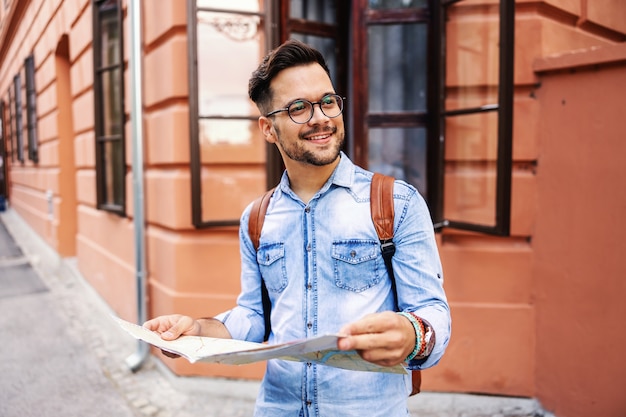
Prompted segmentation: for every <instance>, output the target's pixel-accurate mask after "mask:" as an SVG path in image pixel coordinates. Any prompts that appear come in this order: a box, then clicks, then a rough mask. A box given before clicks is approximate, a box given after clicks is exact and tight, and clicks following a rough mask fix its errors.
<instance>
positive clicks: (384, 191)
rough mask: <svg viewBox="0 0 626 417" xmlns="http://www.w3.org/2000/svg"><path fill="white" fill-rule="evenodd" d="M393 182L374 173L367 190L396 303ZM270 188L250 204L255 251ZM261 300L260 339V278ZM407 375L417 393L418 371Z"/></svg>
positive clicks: (267, 304) (264, 295)
mask: <svg viewBox="0 0 626 417" xmlns="http://www.w3.org/2000/svg"><path fill="white" fill-rule="evenodd" d="M394 181H395V179H394V178H393V177H390V176H387V175H382V174H378V173H375V174H374V176H373V177H372V185H371V189H370V209H371V213H372V222H373V223H374V227H375V228H376V233H377V234H378V239H379V240H380V249H381V252H382V255H383V260H384V261H385V267H386V268H387V273H388V274H389V278H391V290H392V292H393V296H394V299H395V304H396V306H397V305H398V292H397V289H396V279H395V276H394V274H393V267H392V264H391V258H392V257H393V255H394V253H395V252H396V246H395V244H394V243H393V219H394V208H393V184H394ZM274 190H275V188H272V189H271V190H269V191H267V192H266V193H265V194H263V195H262V196H260V197H259V198H257V199H256V200H254V202H253V203H252V209H251V210H250V219H249V220H248V234H249V235H250V239H251V240H252V244H253V245H254V249H255V250H258V249H259V239H260V238H261V230H262V229H263V222H264V221H265V213H266V212H267V206H268V205H269V202H270V199H271V197H272V194H274ZM261 300H262V303H263V317H264V319H265V336H264V337H263V341H267V340H268V338H269V335H270V332H271V331H272V325H271V322H270V311H271V310H272V303H271V301H270V298H269V294H268V292H267V287H266V286H265V281H263V280H261ZM411 374H412V375H411V377H412V381H413V389H412V391H411V394H410V395H415V394H417V393H418V392H420V386H421V382H422V374H421V371H419V370H415V371H412V372H411Z"/></svg>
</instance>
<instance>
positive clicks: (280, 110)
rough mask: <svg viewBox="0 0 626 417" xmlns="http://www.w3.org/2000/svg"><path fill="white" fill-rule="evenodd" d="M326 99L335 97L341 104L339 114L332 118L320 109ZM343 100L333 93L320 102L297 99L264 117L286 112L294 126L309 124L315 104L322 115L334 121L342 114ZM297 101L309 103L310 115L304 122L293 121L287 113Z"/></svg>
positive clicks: (326, 95)
mask: <svg viewBox="0 0 626 417" xmlns="http://www.w3.org/2000/svg"><path fill="white" fill-rule="evenodd" d="M327 97H337V98H338V100H337V102H338V103H341V106H340V109H339V113H337V114H336V115H334V116H329V115H327V114H326V112H324V108H323V107H322V102H323V101H324V99H325V98H327ZM345 100H346V98H345V97H342V96H340V95H339V94H334V93H333V94H325V95H324V97H322V98H321V99H320V101H309V100H306V99H304V98H299V99H296V100H293V101H292V102H290V103H289V104H287V107H284V108H282V109H277V110H274V111H271V112H269V113H267V114H266V115H265V117H270V116H274V115H275V114H277V113H281V112H284V111H286V112H287V115H288V116H289V118H290V119H291V121H292V122H294V123H296V124H299V125H303V124H306V123H309V122H310V121H311V119H312V118H313V115H314V114H315V105H316V104H317V105H319V107H320V110H321V111H322V114H323V115H324V116H326V117H328V118H330V119H334V118H335V117H339V116H340V115H341V114H342V113H343V107H344V106H343V105H344V101H345ZM298 101H303V102H306V103H309V104H310V105H311V114H310V115H309V118H308V119H306V120H305V121H304V122H298V121H296V120H294V118H293V117H292V116H291V113H290V112H289V107H291V105H292V104H294V103H296V102H298Z"/></svg>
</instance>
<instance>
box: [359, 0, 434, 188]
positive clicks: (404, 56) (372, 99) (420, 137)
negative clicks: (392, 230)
mask: <svg viewBox="0 0 626 417" xmlns="http://www.w3.org/2000/svg"><path fill="white" fill-rule="evenodd" d="M358 9H361V10H365V12H364V13H360V12H359V11H358ZM428 12H429V10H428V5H427V1H426V0H421V1H383V0H369V1H365V0H362V1H361V2H360V7H359V8H357V15H355V19H358V20H357V22H358V24H359V26H360V27H362V29H361V31H360V32H361V37H360V38H357V39H356V42H358V44H357V45H358V46H356V48H355V49H359V50H362V51H363V53H362V54H360V56H361V58H360V59H361V60H362V61H361V62H359V63H358V64H357V65H356V66H355V68H354V70H355V72H354V79H355V81H354V84H355V85H358V86H359V88H355V90H354V95H355V97H354V100H353V101H354V102H355V106H358V107H357V108H356V110H355V118H356V119H357V120H356V121H355V123H354V126H355V132H354V137H355V142H354V146H353V148H352V149H351V152H352V155H353V158H354V160H355V161H356V162H357V163H358V164H359V165H362V166H365V167H367V168H368V169H370V170H371V171H376V172H381V173H383V174H387V175H392V176H394V177H395V178H397V179H402V180H405V181H407V182H409V183H411V184H413V185H414V186H415V187H416V188H418V190H419V191H420V192H421V193H422V194H423V195H426V193H427V192H428V191H429V187H428V181H427V172H426V169H427V154H426V151H427V144H426V141H427V133H428V117H427V116H428V98H429V94H432V91H431V90H430V89H429V85H430V80H429V75H430V74H429V64H430V62H429V59H428V56H429V54H428V40H429V31H428V29H429V13H428ZM359 118H360V119H361V120H360V121H359Z"/></svg>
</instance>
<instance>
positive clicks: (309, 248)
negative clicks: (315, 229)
mask: <svg viewBox="0 0 626 417" xmlns="http://www.w3.org/2000/svg"><path fill="white" fill-rule="evenodd" d="M306 251H307V252H311V244H310V243H307V245H306Z"/></svg>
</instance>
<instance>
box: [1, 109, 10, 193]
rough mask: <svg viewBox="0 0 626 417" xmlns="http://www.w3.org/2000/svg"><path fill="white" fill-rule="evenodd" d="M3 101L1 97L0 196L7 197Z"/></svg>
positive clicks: (5, 127)
mask: <svg viewBox="0 0 626 417" xmlns="http://www.w3.org/2000/svg"><path fill="white" fill-rule="evenodd" d="M5 109H6V106H5V102H4V100H3V99H0V159H1V160H2V166H0V171H1V173H2V176H1V178H0V196H4V197H8V194H9V187H8V180H7V175H8V168H7V167H8V165H9V161H8V160H7V149H6V129H7V125H6V117H5V115H6V114H5Z"/></svg>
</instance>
